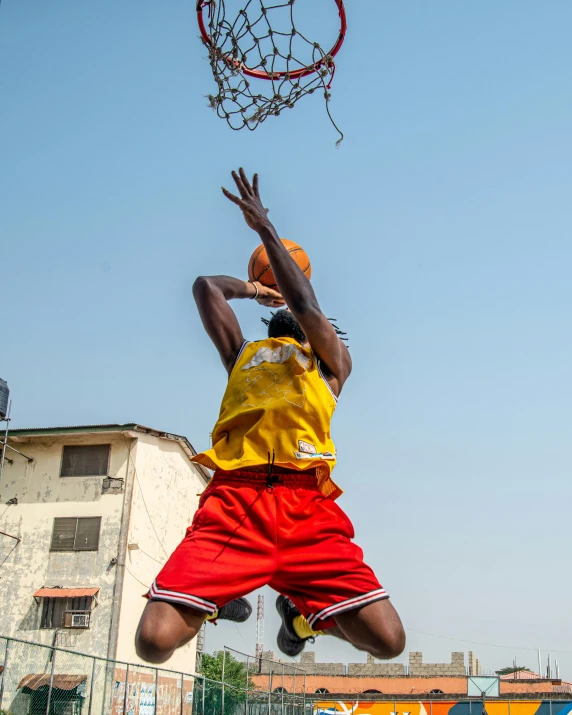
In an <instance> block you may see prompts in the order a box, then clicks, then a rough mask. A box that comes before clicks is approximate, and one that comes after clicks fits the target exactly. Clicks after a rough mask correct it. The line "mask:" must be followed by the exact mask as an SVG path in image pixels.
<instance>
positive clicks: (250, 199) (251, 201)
mask: <svg viewBox="0 0 572 715" xmlns="http://www.w3.org/2000/svg"><path fill="white" fill-rule="evenodd" d="M232 178H233V179H234V183H235V184H236V188H237V189H238V193H239V194H240V198H239V197H238V196H235V195H234V194H231V193H230V191H227V190H226V189H225V188H224V186H223V187H222V193H223V194H224V195H225V196H226V198H227V199H228V200H229V201H232V203H233V204H236V205H237V206H238V207H239V209H240V210H241V211H242V213H243V216H244V220H245V221H246V223H247V224H248V226H250V228H251V229H252V230H253V231H260V230H261V229H262V228H265V227H267V226H268V225H269V223H270V222H269V221H268V216H267V214H268V209H265V208H264V206H263V205H262V201H261V200H260V194H259V192H258V174H254V178H253V179H252V184H251V183H250V181H249V180H248V179H247V178H246V174H245V173H244V169H242V168H241V169H239V170H238V174H237V173H236V171H233V172H232Z"/></svg>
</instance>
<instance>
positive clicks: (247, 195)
mask: <svg viewBox="0 0 572 715" xmlns="http://www.w3.org/2000/svg"><path fill="white" fill-rule="evenodd" d="M232 176H233V179H234V181H235V183H236V186H237V188H238V191H239V193H240V198H238V197H237V196H234V195H233V194H231V193H230V192H228V191H227V190H226V189H223V192H224V194H225V196H226V197H227V198H228V199H230V200H231V201H232V202H233V203H235V204H236V205H237V206H239V208H240V209H241V210H242V212H243V214H244V218H245V220H246V223H247V224H248V225H249V226H250V228H252V229H253V230H254V231H256V232H257V233H258V235H259V236H260V238H261V240H262V242H263V243H264V246H265V248H266V252H267V253H268V258H269V260H270V265H271V266H272V271H273V272H274V276H275V278H276V283H277V284H278V288H279V289H280V293H281V294H282V296H283V297H284V300H285V301H286V303H287V305H288V307H289V308H290V310H291V311H292V313H293V314H294V316H295V317H296V320H297V321H298V322H299V323H300V326H301V328H302V330H303V331H304V333H305V334H306V337H307V338H308V342H309V343H310V345H311V347H312V349H313V350H314V352H315V353H316V354H317V355H318V357H319V358H320V360H321V362H322V363H323V364H324V365H325V367H326V368H327V370H328V372H329V373H330V375H331V376H332V377H333V378H334V379H335V381H336V382H337V383H338V384H337V387H338V390H337V392H339V391H340V390H341V389H342V386H343V384H344V382H345V381H346V380H347V378H348V377H349V374H350V372H351V369H352V362H351V358H350V354H349V352H348V349H347V347H346V346H345V345H344V343H343V342H342V341H341V340H340V338H339V337H338V335H337V334H336V331H335V329H334V327H333V326H332V324H331V323H330V321H329V320H328V319H327V318H326V317H325V316H324V314H323V313H322V311H321V310H320V306H319V304H318V300H317V298H316V294H315V293H314V289H313V288H312V285H311V284H310V281H309V280H308V279H307V278H306V276H305V275H304V274H303V273H302V271H301V270H300V268H299V267H298V266H297V265H296V263H295V261H293V260H292V257H291V256H290V254H289V253H288V250H287V249H286V248H285V247H284V245H283V244H282V242H281V241H280V238H279V236H278V234H277V232H276V229H275V228H274V226H273V225H272V223H271V222H270V221H269V220H268V211H267V210H266V209H265V208H264V206H263V204H262V201H261V200H260V195H259V192H258V175H257V174H255V175H254V180H253V182H252V185H251V184H250V182H249V181H248V179H247V178H246V174H245V173H244V170H243V169H240V170H239V173H238V174H237V173H236V172H234V171H233V172H232Z"/></svg>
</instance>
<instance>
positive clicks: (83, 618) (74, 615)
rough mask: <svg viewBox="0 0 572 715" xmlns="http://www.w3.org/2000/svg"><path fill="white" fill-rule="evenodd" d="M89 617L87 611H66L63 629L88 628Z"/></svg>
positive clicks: (89, 614)
mask: <svg viewBox="0 0 572 715" xmlns="http://www.w3.org/2000/svg"><path fill="white" fill-rule="evenodd" d="M90 617H91V613H90V612H89V611H66V613H65V614H64V628H89V620H90Z"/></svg>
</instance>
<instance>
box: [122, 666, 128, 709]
mask: <svg viewBox="0 0 572 715" xmlns="http://www.w3.org/2000/svg"><path fill="white" fill-rule="evenodd" d="M128 688H129V663H127V667H126V668H125V693H124V694H123V715H125V713H126V712H127V689H128Z"/></svg>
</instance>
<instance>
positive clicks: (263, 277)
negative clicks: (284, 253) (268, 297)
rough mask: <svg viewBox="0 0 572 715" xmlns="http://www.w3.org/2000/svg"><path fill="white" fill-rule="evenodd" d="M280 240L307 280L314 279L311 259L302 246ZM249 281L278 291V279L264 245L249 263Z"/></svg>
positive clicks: (285, 239)
mask: <svg viewBox="0 0 572 715" xmlns="http://www.w3.org/2000/svg"><path fill="white" fill-rule="evenodd" d="M280 240H281V241H282V244H283V245H284V246H285V247H286V248H287V249H288V253H289V254H290V255H291V256H292V258H293V259H294V261H295V262H296V264H297V265H298V267H299V268H300V270H301V271H302V273H303V274H304V275H305V276H306V278H308V279H310V278H311V277H312V265H311V264H310V259H309V258H308V254H307V253H306V251H305V250H304V249H303V248H302V246H299V245H298V244H297V243H294V241H289V240H288V239H287V238H281V239H280ZM248 280H249V281H257V282H258V283H262V285H265V286H268V288H272V289H273V290H278V286H277V284H276V278H274V273H273V272H272V268H271V267H270V261H269V260H268V254H267V253H266V249H265V248H264V244H260V246H258V248H257V249H255V251H254V253H253V254H252V256H250V261H248Z"/></svg>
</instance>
